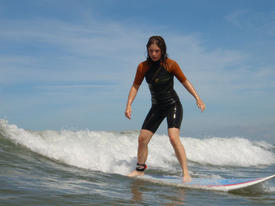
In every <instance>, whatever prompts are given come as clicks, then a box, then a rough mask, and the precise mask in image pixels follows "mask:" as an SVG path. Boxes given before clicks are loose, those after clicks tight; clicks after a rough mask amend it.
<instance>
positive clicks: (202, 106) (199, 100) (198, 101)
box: [197, 98, 205, 112]
mask: <svg viewBox="0 0 275 206" xmlns="http://www.w3.org/2000/svg"><path fill="white" fill-rule="evenodd" d="M197 105H198V107H199V108H200V109H201V112H203V111H204V110H205V104H204V103H203V101H202V100H201V99H200V98H199V99H197Z"/></svg>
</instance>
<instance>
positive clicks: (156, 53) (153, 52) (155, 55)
mask: <svg viewBox="0 0 275 206" xmlns="http://www.w3.org/2000/svg"><path fill="white" fill-rule="evenodd" d="M148 53H149V56H150V58H151V59H152V60H153V61H154V62H156V61H158V60H160V58H161V50H160V48H159V47H158V45H157V44H151V45H150V46H149V48H148Z"/></svg>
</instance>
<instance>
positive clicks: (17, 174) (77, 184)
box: [0, 120, 275, 206]
mask: <svg viewBox="0 0 275 206" xmlns="http://www.w3.org/2000/svg"><path fill="white" fill-rule="evenodd" d="M137 136H138V132H137V131H125V132H109V131H91V130H79V131H74V130H62V131H53V130H47V131H30V130H26V129H23V128H19V127H18V126H16V125H13V124H9V123H8V121H6V120H0V205H1V206H2V205H3V206H9V205H20V206H22V205H26V206H32V205H39V206H42V205H58V206H62V205H66V206H68V205H78V206H81V205H193V206H196V205H204V206H205V205H211V206H220V205H224V206H226V205H273V206H274V205H275V178H273V179H272V180H270V181H268V182H266V183H264V184H262V185H261V186H260V187H257V188H253V189H250V190H245V191H237V192H233V193H229V192H215V191H207V190H198V189H186V188H181V187H176V186H171V185H165V184H158V183H152V182H149V181H144V180H141V179H137V178H129V177H127V176H125V175H126V174H127V173H129V172H130V171H131V170H133V169H134V168H135V164H136V151H137ZM181 140H182V142H183V144H184V146H185V149H186V153H187V158H188V165H189V170H190V173H191V175H192V176H193V177H208V178H213V179H214V178H254V177H255V178H256V177H265V176H269V175H273V174H275V145H272V144H270V143H267V142H264V141H252V140H249V139H246V138H242V137H230V138H222V137H207V138H195V137H181ZM147 164H148V170H147V174H158V175H173V176H175V175H181V169H180V166H179V164H178V162H177V159H176V157H175V155H174V151H173V148H172V146H171V145H170V143H169V138H168V137H167V136H166V135H160V134H155V135H154V136H153V138H152V140H151V142H150V144H149V156H148V161H147Z"/></svg>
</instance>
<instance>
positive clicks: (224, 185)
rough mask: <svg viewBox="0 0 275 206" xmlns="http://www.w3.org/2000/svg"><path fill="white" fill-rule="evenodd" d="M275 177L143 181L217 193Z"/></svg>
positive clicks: (166, 178)
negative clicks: (187, 181) (186, 181)
mask: <svg viewBox="0 0 275 206" xmlns="http://www.w3.org/2000/svg"><path fill="white" fill-rule="evenodd" d="M274 177H275V175H271V176H268V177H262V178H235V179H213V178H192V181H191V182H189V183H183V182H182V177H176V176H156V175H144V176H142V177H140V178H141V179H144V180H148V181H151V182H155V183H160V184H167V185H175V186H178V187H185V188H192V189H205V190H215V191H224V192H229V191H235V190H239V189H244V188H249V187H251V186H254V185H257V184H260V183H262V182H265V181H268V180H270V179H272V178H274Z"/></svg>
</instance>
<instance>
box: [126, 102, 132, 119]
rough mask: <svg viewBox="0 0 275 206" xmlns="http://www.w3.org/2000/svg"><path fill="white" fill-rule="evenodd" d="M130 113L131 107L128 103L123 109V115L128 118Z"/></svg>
mask: <svg viewBox="0 0 275 206" xmlns="http://www.w3.org/2000/svg"><path fill="white" fill-rule="evenodd" d="M131 114H132V107H131V106H130V105H128V106H127V107H126V110H125V116H126V117H127V118H128V119H131Z"/></svg>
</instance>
